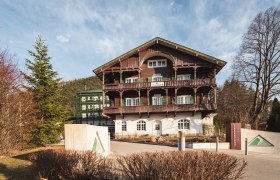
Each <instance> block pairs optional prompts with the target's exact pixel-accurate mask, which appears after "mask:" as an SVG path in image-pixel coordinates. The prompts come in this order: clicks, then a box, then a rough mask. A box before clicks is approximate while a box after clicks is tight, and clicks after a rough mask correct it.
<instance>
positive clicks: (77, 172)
mask: <svg viewBox="0 0 280 180" xmlns="http://www.w3.org/2000/svg"><path fill="white" fill-rule="evenodd" d="M31 160H32V161H33V164H34V167H35V169H36V170H37V173H38V177H42V178H48V179H50V180H51V179H127V180H132V179H133V180H134V179H136V180H148V179H149V180H150V179H162V180H177V179H178V180H182V179H190V180H196V179H203V180H204V179H207V180H216V179H219V180H228V179H229V180H236V179H240V178H242V175H243V173H244V169H245V167H246V165H247V162H246V161H245V160H243V159H238V158H237V157H234V156H229V155H226V154H217V153H215V152H207V151H196V152H195V151H170V152H155V153H148V152H147V153H139V154H131V155H128V156H120V157H118V158H116V159H114V160H110V159H108V158H107V159H105V158H102V157H99V156H96V155H95V154H93V153H92V152H77V151H65V150H47V151H42V152H37V153H35V154H33V155H32V157H31Z"/></svg>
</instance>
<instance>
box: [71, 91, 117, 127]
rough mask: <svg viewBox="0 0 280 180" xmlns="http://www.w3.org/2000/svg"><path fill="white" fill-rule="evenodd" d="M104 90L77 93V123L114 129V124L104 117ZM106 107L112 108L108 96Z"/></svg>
mask: <svg viewBox="0 0 280 180" xmlns="http://www.w3.org/2000/svg"><path fill="white" fill-rule="evenodd" d="M102 99H103V98H102V90H101V89H95V90H87V91H80V92H77V93H76V123H77V124H90V125H96V126H108V127H109V130H111V129H114V122H113V121H112V120H111V119H110V118H108V117H105V116H102V109H103V104H102ZM104 102H105V104H104V106H107V107H110V101H109V98H108V96H107V97H105V101H104Z"/></svg>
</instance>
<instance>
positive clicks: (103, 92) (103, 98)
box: [102, 71, 106, 108]
mask: <svg viewBox="0 0 280 180" xmlns="http://www.w3.org/2000/svg"><path fill="white" fill-rule="evenodd" d="M102 86H103V87H102V89H103V91H102V107H103V108H104V104H105V96H106V93H105V91H104V87H105V72H104V71H103V73H102Z"/></svg>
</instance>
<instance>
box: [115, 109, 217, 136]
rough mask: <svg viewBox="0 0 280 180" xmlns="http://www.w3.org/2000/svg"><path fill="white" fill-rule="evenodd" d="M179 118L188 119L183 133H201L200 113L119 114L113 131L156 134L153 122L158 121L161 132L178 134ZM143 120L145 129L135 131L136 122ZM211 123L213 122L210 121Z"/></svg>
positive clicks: (132, 133)
mask: <svg viewBox="0 0 280 180" xmlns="http://www.w3.org/2000/svg"><path fill="white" fill-rule="evenodd" d="M181 119H188V120H190V129H186V130H183V131H184V133H185V134H202V133H203V129H202V124H203V121H204V120H202V119H201V113H199V112H197V113H194V115H193V114H192V113H182V114H177V115H176V116H175V117H173V116H170V117H166V116H165V114H152V115H150V117H146V116H143V117H142V118H139V116H138V115H125V116H124V119H122V118H121V117H120V116H117V117H116V120H115V133H116V135H144V134H150V135H152V134H154V135H157V131H156V130H155V124H156V123H160V125H161V134H162V135H164V134H178V131H179V130H178V121H179V120H181ZM211 119H212V121H213V118H209V119H208V121H209V123H210V121H211ZM140 120H143V121H145V122H146V131H137V122H138V121H140ZM122 121H126V126H127V127H126V129H127V131H122ZM212 124H213V122H212Z"/></svg>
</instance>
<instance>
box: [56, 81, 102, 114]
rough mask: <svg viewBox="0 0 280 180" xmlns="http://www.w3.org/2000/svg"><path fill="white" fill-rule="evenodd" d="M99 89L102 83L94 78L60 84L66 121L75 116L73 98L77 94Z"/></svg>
mask: <svg viewBox="0 0 280 180" xmlns="http://www.w3.org/2000/svg"><path fill="white" fill-rule="evenodd" d="M100 88H102V82H101V81H100V80H99V79H98V78H97V77H96V76H91V77H88V78H82V79H75V80H70V81H64V82H61V89H62V96H63V101H62V104H63V105H64V106H66V108H67V111H68V119H69V118H73V117H74V116H75V101H76V98H75V97H76V93H77V92H79V91H84V90H92V89H100Z"/></svg>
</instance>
